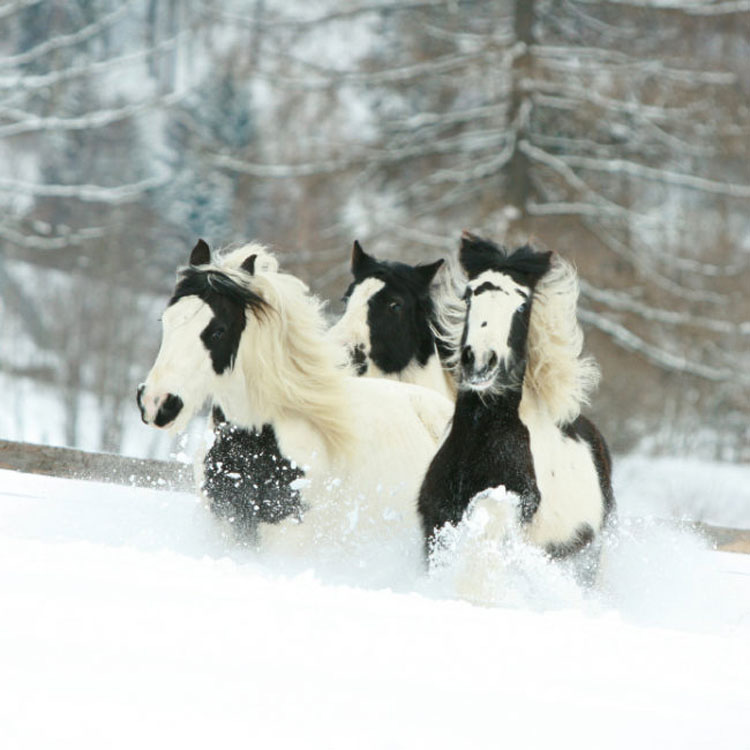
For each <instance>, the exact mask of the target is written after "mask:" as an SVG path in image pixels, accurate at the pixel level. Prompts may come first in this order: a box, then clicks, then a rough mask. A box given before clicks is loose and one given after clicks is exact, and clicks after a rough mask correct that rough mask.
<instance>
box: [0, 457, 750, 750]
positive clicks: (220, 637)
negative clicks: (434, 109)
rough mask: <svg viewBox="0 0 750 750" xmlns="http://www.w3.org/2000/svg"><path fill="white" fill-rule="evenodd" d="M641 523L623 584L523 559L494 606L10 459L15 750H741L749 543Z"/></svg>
mask: <svg viewBox="0 0 750 750" xmlns="http://www.w3.org/2000/svg"><path fill="white" fill-rule="evenodd" d="M623 525H624V532H623V534H622V535H621V538H620V541H619V543H618V545H616V546H615V547H614V548H613V549H611V550H610V553H609V555H608V559H607V567H606V572H605V574H604V576H603V578H604V581H603V586H604V588H605V590H606V593H598V594H596V595H585V594H584V593H583V592H582V591H581V590H580V589H578V588H577V587H576V586H575V584H574V583H573V582H572V580H571V579H570V578H568V577H566V576H565V575H564V574H562V573H561V572H560V571H559V569H558V568H556V567H554V566H549V565H548V564H547V563H545V562H543V561H540V560H539V558H538V557H536V556H534V555H528V556H526V557H524V555H523V554H521V555H520V556H519V557H517V558H516V559H515V560H514V561H513V566H512V567H511V569H509V570H508V572H507V577H506V579H505V584H507V585H504V588H505V590H506V591H511V592H513V593H514V596H512V597H507V596H506V597H504V599H503V601H502V606H494V607H479V606H474V605H471V604H468V603H466V602H464V601H459V600H457V599H455V598H454V595H455V592H454V591H453V590H452V589H451V585H452V584H451V581H450V580H449V579H446V578H443V579H440V577H438V578H435V579H432V580H427V579H425V577H424V576H422V575H420V574H419V573H418V572H417V571H412V572H410V573H408V574H405V573H403V572H402V573H401V574H398V573H397V572H396V571H387V572H385V573H382V572H381V574H380V575H378V574H377V570H374V569H373V568H376V567H377V562H378V561H377V560H376V559H373V558H371V557H369V555H370V553H368V552H367V551H363V557H362V560H361V565H359V566H357V567H356V569H351V568H350V569H347V570H341V569H336V566H335V565H329V566H323V567H321V568H316V569H315V570H313V569H310V568H307V569H305V566H304V565H300V563H299V562H297V563H295V564H294V565H292V564H287V562H285V561H282V560H267V559H263V558H262V557H261V558H259V557H257V556H255V555H254V554H252V553H250V552H248V551H246V550H241V549H237V548H233V547H231V546H230V545H229V544H228V543H227V542H226V541H225V540H224V539H223V538H222V536H221V534H220V532H219V530H218V529H217V528H216V526H215V525H214V524H213V522H212V520H211V519H210V517H209V516H208V514H207V512H206V511H205V510H204V508H203V507H202V506H201V505H200V503H199V502H198V500H197V499H196V498H195V497H194V496H192V495H189V494H182V493H169V492H159V491H155V490H143V489H134V488H127V487H117V486H113V485H104V484H97V483H86V482H76V481H68V480H60V479H53V478H45V477H32V476H29V475H23V474H17V473H12V472H5V471H1V472H0V596H2V602H3V613H2V616H0V744H1V746H2V747H4V748H46V747H53V746H54V747H76V748H87V747H91V748H101V747H107V748H111V747H139V748H149V747H159V748H165V747H205V746H207V745H210V746H212V747H222V746H226V745H231V746H241V747H245V746H264V747H266V746H271V747H342V748H343V747H346V748H351V747H357V748H361V747H378V748H380V747H404V748H407V747H408V748H414V747H472V748H475V747H506V746H507V747H513V748H521V747H540V746H542V744H548V743H555V745H556V746H558V747H577V748H580V747H597V748H601V747H606V748H619V747H623V748H625V747H627V748H632V747H639V748H643V747H660V748H664V747H680V748H692V747H716V746H717V745H718V743H719V742H721V743H722V744H727V745H728V746H731V747H742V746H745V743H747V741H748V726H749V723H748V721H749V720H748V717H749V716H750V680H748V677H747V675H748V673H749V671H750V558H748V557H745V556H742V555H731V554H728V553H716V552H710V551H707V550H706V549H705V548H704V546H703V545H702V543H701V542H700V541H699V540H697V539H696V538H694V537H691V536H688V535H686V534H683V533H678V532H674V531H671V530H668V529H666V528H662V527H661V526H659V525H658V524H654V523H645V524H640V523H636V522H634V521H629V520H627V519H626V520H625V522H624V524H623ZM529 581H532V582H533V585H531V586H530V585H529Z"/></svg>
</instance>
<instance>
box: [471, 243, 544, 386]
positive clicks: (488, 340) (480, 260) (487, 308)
mask: <svg viewBox="0 0 750 750" xmlns="http://www.w3.org/2000/svg"><path fill="white" fill-rule="evenodd" d="M551 257H552V253H550V252H537V251H535V250H533V249H532V248H531V247H530V246H528V245H524V246H523V247H519V248H518V249H516V250H514V251H513V252H509V251H508V250H506V249H505V248H503V247H500V246H499V245H496V244H495V243H494V242H490V241H489V240H485V239H482V238H480V237H477V236H475V235H473V234H469V233H464V235H463V236H462V238H461V247H460V251H459V261H460V263H461V266H462V267H463V269H464V271H465V272H466V274H467V276H468V282H467V285H466V290H465V293H464V301H465V303H466V318H465V322H464V328H463V334H462V338H461V343H460V348H459V363H460V369H461V380H462V382H461V387H462V388H464V389H471V390H475V391H487V392H493V391H504V390H508V389H511V390H520V388H521V385H522V383H523V378H524V373H525V369H526V362H527V338H528V334H529V324H530V320H531V308H532V304H533V298H534V289H535V287H536V284H537V282H538V281H539V280H540V279H541V278H542V277H543V276H544V275H545V274H546V273H547V271H548V270H549V268H550V262H551Z"/></svg>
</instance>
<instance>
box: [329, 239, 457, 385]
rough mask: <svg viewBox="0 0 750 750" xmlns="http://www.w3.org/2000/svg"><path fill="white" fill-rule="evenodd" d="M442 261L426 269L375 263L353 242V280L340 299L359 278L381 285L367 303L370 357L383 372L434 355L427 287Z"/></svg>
mask: <svg viewBox="0 0 750 750" xmlns="http://www.w3.org/2000/svg"><path fill="white" fill-rule="evenodd" d="M442 264H443V261H442V260H439V261H436V262H435V263H431V264H429V265H417V266H410V265H408V264H407V263H399V262H395V261H384V260H377V259H376V258H374V257H372V256H371V255H367V254H366V253H365V252H364V251H363V250H362V248H361V247H360V245H359V243H358V242H355V244H354V251H353V253H352V274H353V275H354V282H353V283H352V284H351V285H350V286H349V289H348V290H347V292H346V295H345V296H344V298H345V299H348V298H349V297H350V296H351V294H352V292H353V291H354V287H355V286H356V285H357V284H361V283H362V282H363V281H365V279H371V278H374V279H380V280H381V281H382V282H383V283H384V284H385V286H384V287H383V288H382V289H381V290H380V291H378V292H377V293H376V294H374V295H373V296H372V297H371V298H370V300H369V301H368V310H367V324H368V326H369V329H370V359H371V360H372V361H373V362H374V363H375V364H376V365H377V367H378V368H379V369H380V370H382V371H383V372H384V373H386V374H393V373H397V372H401V371H402V370H404V369H405V368H406V367H407V366H408V365H409V363H410V362H411V361H412V360H413V359H416V361H417V362H418V363H419V364H420V365H421V366H424V365H425V364H427V361H428V360H429V358H430V357H431V356H432V355H433V354H434V352H435V336H434V334H433V332H432V329H431V326H430V323H431V321H432V320H433V319H434V317H435V310H434V305H433V302H432V298H431V296H430V284H431V283H432V280H433V279H434V278H435V274H436V273H437V271H438V269H439V268H440V266H441V265H442Z"/></svg>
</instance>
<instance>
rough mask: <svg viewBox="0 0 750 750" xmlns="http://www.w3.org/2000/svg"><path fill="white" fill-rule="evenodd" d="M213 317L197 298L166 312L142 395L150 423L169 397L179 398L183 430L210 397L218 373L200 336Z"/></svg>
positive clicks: (179, 424)
mask: <svg viewBox="0 0 750 750" xmlns="http://www.w3.org/2000/svg"><path fill="white" fill-rule="evenodd" d="M212 318H213V312H212V311H211V308H210V307H209V306H208V305H207V304H206V303H205V302H203V300H201V299H200V298H199V297H196V296H194V295H191V296H188V297H183V298H182V299H180V300H178V301H177V302H175V303H174V304H173V305H170V306H169V307H168V308H167V309H166V310H165V311H164V314H163V315H162V340H161V347H160V348H159V353H158V354H157V356H156V362H154V365H153V367H152V368H151V372H149V374H148V377H147V378H146V382H145V384H144V385H145V388H144V390H143V394H142V403H143V407H144V410H145V416H146V417H147V418H149V419H150V420H151V421H153V419H155V417H156V413H157V412H158V410H159V406H160V405H161V404H162V403H163V402H164V400H165V399H166V398H167V396H169V395H173V396H178V397H179V398H180V399H182V402H183V408H182V411H181V413H180V414H179V416H178V418H177V420H176V422H175V424H174V427H175V428H176V429H183V428H184V427H185V425H186V424H187V422H188V421H189V419H190V418H191V417H192V415H193V414H194V413H195V412H196V411H197V410H198V409H199V408H200V407H201V406H202V405H203V402H204V401H205V400H206V398H207V397H208V396H209V394H210V387H211V383H212V380H213V378H214V377H216V374H215V373H214V370H213V367H212V365H211V355H210V354H209V352H208V350H207V349H206V347H205V346H204V344H203V341H202V340H201V338H200V335H201V332H202V331H203V330H204V329H205V328H206V326H207V325H208V324H209V323H210V322H211V319H212Z"/></svg>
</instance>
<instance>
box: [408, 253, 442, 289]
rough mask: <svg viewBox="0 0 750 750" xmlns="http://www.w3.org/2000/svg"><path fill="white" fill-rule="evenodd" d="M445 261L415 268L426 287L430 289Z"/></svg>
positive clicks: (437, 261)
mask: <svg viewBox="0 0 750 750" xmlns="http://www.w3.org/2000/svg"><path fill="white" fill-rule="evenodd" d="M443 262H444V261H443V259H442V258H440V260H436V261H435V262H434V263H428V264H427V265H425V266H415V268H414V270H415V271H416V272H417V273H418V274H419V278H420V279H421V281H422V283H423V284H424V286H426V287H428V286H429V285H430V284H432V280H433V279H434V278H435V274H437V272H438V271H439V270H440V267H441V266H442V265H443Z"/></svg>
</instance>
